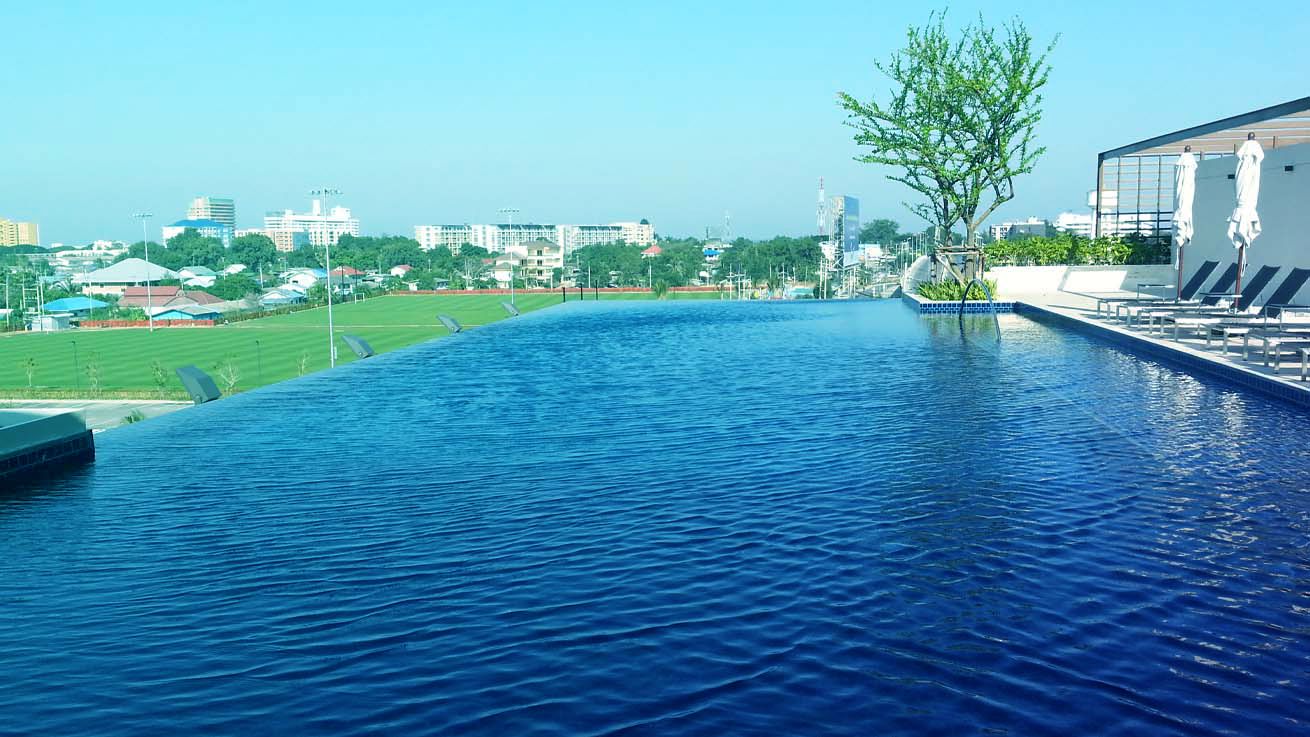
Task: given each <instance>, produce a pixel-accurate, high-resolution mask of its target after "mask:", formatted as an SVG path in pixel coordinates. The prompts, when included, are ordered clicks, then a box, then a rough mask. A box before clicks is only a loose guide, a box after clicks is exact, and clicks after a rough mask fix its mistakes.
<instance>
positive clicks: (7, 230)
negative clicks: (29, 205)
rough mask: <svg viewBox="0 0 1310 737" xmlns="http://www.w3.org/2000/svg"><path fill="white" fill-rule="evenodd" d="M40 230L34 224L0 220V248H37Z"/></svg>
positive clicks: (39, 243) (39, 240)
mask: <svg viewBox="0 0 1310 737" xmlns="http://www.w3.org/2000/svg"><path fill="white" fill-rule="evenodd" d="M40 231H41V229H40V227H39V226H37V224H36V223H20V222H17V221H14V220H7V219H5V218H0V246H39V245H41V232H40Z"/></svg>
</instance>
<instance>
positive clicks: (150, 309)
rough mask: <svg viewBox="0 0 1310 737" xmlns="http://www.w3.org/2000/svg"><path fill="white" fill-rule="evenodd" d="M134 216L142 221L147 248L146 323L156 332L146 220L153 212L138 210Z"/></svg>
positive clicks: (144, 244)
mask: <svg viewBox="0 0 1310 737" xmlns="http://www.w3.org/2000/svg"><path fill="white" fill-rule="evenodd" d="M132 217H134V218H136V219H138V220H140V221H141V247H142V248H144V249H146V325H147V326H148V327H149V331H150V332H152V333H153V332H155V313H154V309H155V308H154V300H152V299H151V298H150V240H149V239H148V238H147V237H146V220H148V219H150V217H152V216H151V214H150V213H148V212H138V213H137V214H135V215H133V216H132Z"/></svg>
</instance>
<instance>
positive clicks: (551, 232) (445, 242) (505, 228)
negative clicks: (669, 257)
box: [414, 220, 655, 254]
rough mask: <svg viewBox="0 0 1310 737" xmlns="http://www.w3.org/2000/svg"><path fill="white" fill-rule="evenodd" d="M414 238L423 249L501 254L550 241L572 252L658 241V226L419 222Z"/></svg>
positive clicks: (635, 224) (635, 223)
mask: <svg viewBox="0 0 1310 737" xmlns="http://www.w3.org/2000/svg"><path fill="white" fill-rule="evenodd" d="M414 239H415V240H417V241H418V243H419V246H420V247H422V248H423V249H424V250H431V249H433V248H443V247H444V248H448V249H450V251H451V253H459V249H460V247H461V246H463V245H464V244H466V243H467V244H469V245H472V246H479V247H481V248H485V249H487V250H488V251H491V252H492V253H502V252H504V251H506V250H508V249H510V248H513V247H515V246H519V245H522V244H524V243H528V242H530V241H550V242H552V243H555V244H557V245H559V246H561V247H562V248H563V249H564V252H565V253H566V254H567V253H572V252H573V251H575V250H577V249H579V248H585V247H587V246H597V245H604V244H608V243H618V242H620V241H621V242H623V243H626V244H628V245H630V246H642V247H645V246H650V245H652V244H654V243H655V226H653V225H651V224H650V223H649V222H647V221H645V220H642V221H641V222H626V223H610V224H609V225H548V224H540V223H514V224H513V225H510V224H508V223H490V224H481V223H480V224H474V225H467V224H466V225H416V226H414Z"/></svg>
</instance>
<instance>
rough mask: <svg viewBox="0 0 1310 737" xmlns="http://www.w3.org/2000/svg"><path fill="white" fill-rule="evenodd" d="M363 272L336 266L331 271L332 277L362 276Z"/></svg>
mask: <svg viewBox="0 0 1310 737" xmlns="http://www.w3.org/2000/svg"><path fill="white" fill-rule="evenodd" d="M363 274H364V272H362V271H360V270H359V269H356V268H353V267H350V266H338V267H337V268H335V269H333V270H332V276H362V275H363Z"/></svg>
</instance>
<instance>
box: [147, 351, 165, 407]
mask: <svg viewBox="0 0 1310 737" xmlns="http://www.w3.org/2000/svg"><path fill="white" fill-rule="evenodd" d="M150 378H151V380H152V381H154V383H155V393H157V394H158V395H159V398H160V399H163V398H164V391H165V390H166V389H168V374H167V373H166V372H165V371H164V364H162V363H160V362H159V359H158V358H156V359H155V360H153V361H151V362H150Z"/></svg>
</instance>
